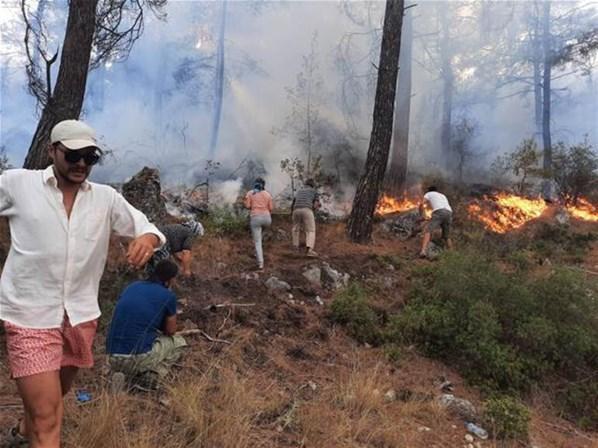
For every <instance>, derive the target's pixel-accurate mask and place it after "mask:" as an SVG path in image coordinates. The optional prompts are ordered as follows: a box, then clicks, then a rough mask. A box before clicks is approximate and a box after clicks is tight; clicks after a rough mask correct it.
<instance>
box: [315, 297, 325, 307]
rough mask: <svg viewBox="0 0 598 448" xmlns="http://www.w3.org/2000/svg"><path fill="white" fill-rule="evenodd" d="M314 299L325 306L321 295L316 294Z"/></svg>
mask: <svg viewBox="0 0 598 448" xmlns="http://www.w3.org/2000/svg"><path fill="white" fill-rule="evenodd" d="M314 300H315V301H316V302H317V304H318V305H322V306H324V301H323V300H322V298H321V297H320V296H316V297H315V298H314Z"/></svg>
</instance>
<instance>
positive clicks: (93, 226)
mask: <svg viewBox="0 0 598 448" xmlns="http://www.w3.org/2000/svg"><path fill="white" fill-rule="evenodd" d="M108 218H109V217H108V215H107V214H106V213H105V212H99V211H94V212H91V213H88V214H87V216H86V217H85V223H84V225H83V237H84V238H85V239H86V240H88V241H97V240H98V239H100V238H101V237H102V236H103V235H104V233H105V232H106V226H107V223H108Z"/></svg>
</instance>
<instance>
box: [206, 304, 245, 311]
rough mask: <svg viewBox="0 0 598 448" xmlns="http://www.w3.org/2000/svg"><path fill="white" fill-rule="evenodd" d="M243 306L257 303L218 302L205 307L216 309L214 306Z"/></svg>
mask: <svg viewBox="0 0 598 448" xmlns="http://www.w3.org/2000/svg"><path fill="white" fill-rule="evenodd" d="M228 306H230V307H235V306H238V307H243V306H255V303H218V304H212V305H208V306H206V307H205V308H204V310H210V309H214V308H224V307H228Z"/></svg>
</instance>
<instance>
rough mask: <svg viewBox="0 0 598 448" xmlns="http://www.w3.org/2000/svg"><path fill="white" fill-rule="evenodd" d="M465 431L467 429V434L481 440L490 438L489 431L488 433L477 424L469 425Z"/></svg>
mask: <svg viewBox="0 0 598 448" xmlns="http://www.w3.org/2000/svg"><path fill="white" fill-rule="evenodd" d="M465 429H467V432H470V433H472V434H474V435H476V436H478V437H479V438H480V439H482V440H486V439H487V438H488V431H486V430H485V429H484V428H482V427H480V426H478V425H476V424H475V423H471V422H469V423H467V424H466V425H465Z"/></svg>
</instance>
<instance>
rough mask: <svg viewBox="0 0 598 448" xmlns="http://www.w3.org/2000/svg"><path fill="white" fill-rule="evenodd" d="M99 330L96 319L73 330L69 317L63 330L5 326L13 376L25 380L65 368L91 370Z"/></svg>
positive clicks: (6, 324)
mask: <svg viewBox="0 0 598 448" xmlns="http://www.w3.org/2000/svg"><path fill="white" fill-rule="evenodd" d="M97 327H98V320H97V319H95V320H92V321H89V322H84V323H82V324H79V325H76V326H74V327H72V326H71V324H70V322H69V319H68V317H67V316H65V317H64V321H63V323H62V327H61V328H48V329H35V328H23V327H19V326H17V325H14V324H11V323H10V322H4V328H5V330H6V348H7V352H8V363H9V365H10V373H11V376H12V377H13V378H22V377H25V376H31V375H36V374H38V373H44V372H53V371H55V370H60V368H61V367H66V366H74V367H92V366H93V352H92V345H93V338H94V336H95V334H96V330H97Z"/></svg>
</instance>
